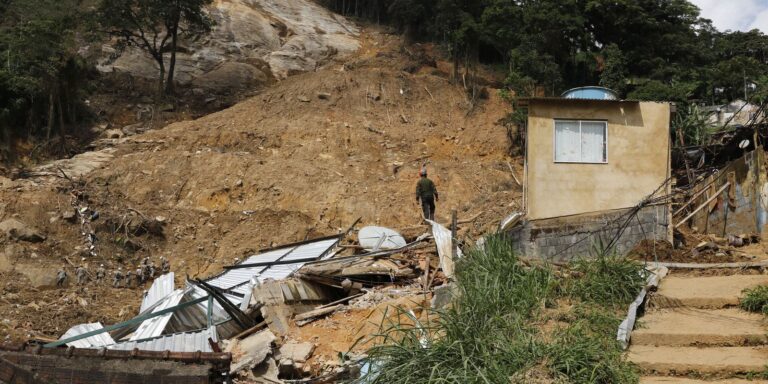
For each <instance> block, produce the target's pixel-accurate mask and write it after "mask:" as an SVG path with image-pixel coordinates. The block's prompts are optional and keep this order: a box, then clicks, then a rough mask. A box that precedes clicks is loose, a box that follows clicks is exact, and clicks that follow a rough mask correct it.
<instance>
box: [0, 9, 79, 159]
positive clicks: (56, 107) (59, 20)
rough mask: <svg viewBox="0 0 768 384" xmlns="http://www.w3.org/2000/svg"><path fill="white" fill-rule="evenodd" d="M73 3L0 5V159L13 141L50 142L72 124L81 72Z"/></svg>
mask: <svg viewBox="0 0 768 384" xmlns="http://www.w3.org/2000/svg"><path fill="white" fill-rule="evenodd" d="M79 3H80V2H79V1H77V0H23V1H22V0H0V57H2V60H0V62H2V65H0V160H2V159H3V152H7V151H8V150H9V145H10V142H11V139H12V138H13V137H14V136H21V135H27V136H38V137H44V138H50V137H51V135H53V134H64V133H66V132H67V129H68V127H70V126H71V124H73V123H74V122H75V121H77V120H78V112H79V106H80V102H79V101H80V100H81V98H82V92H83V91H84V87H85V83H86V82H85V81H84V79H85V78H86V74H87V67H86V65H85V63H84V61H83V60H82V59H81V58H80V57H79V56H78V55H77V48H78V47H77V44H76V36H75V35H76V34H75V27H76V25H77V24H78V23H79V22H80V21H81V19H80V16H79V14H78V12H77V11H78V7H79Z"/></svg>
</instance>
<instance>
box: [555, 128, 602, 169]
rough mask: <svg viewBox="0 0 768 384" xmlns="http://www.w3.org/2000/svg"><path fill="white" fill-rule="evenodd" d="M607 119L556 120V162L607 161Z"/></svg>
mask: <svg viewBox="0 0 768 384" xmlns="http://www.w3.org/2000/svg"><path fill="white" fill-rule="evenodd" d="M607 143H608V124H607V123H606V122H605V121H583V120H555V162H556V163H607V162H608V146H607Z"/></svg>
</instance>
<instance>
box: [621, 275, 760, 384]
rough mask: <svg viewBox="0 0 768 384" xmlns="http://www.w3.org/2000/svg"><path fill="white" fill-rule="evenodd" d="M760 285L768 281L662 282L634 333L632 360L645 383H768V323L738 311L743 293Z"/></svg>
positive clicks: (750, 278) (672, 278)
mask: <svg viewBox="0 0 768 384" xmlns="http://www.w3.org/2000/svg"><path fill="white" fill-rule="evenodd" d="M757 285H768V276H766V275H733V276H711V277H684V276H680V277H678V276H672V275H670V276H668V277H667V278H665V279H664V280H662V282H661V286H660V287H659V290H658V292H657V293H656V295H655V296H654V298H653V302H652V304H653V305H652V306H651V307H652V308H650V309H648V311H647V313H646V314H645V315H644V316H643V317H641V318H640V319H639V322H640V324H639V327H638V328H637V329H636V330H635V331H634V332H633V333H632V340H631V346H630V348H629V359H630V361H632V362H633V363H635V364H637V366H638V367H639V368H640V369H641V371H642V372H643V374H644V375H645V376H644V377H643V378H642V379H641V381H640V383H641V384H661V383H669V384H673V383H679V384H695V383H718V384H741V383H762V384H768V380H765V379H757V378H758V377H759V374H761V373H763V372H768V327H767V325H768V323H767V322H766V319H765V317H764V316H763V315H761V314H754V313H748V312H745V311H742V310H740V309H739V308H738V307H737V305H738V303H739V297H740V296H741V292H742V290H744V289H746V288H751V287H754V286H757ZM740 377H741V378H755V379H754V380H751V381H749V380H744V379H739V378H740Z"/></svg>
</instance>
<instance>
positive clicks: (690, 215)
mask: <svg viewBox="0 0 768 384" xmlns="http://www.w3.org/2000/svg"><path fill="white" fill-rule="evenodd" d="M730 185H731V183H725V184H724V185H723V186H722V187H720V189H718V190H717V192H715V193H714V194H713V195H712V196H710V198H709V199H707V201H705V202H704V203H703V204H701V205H700V206H699V207H698V208H696V209H694V210H693V212H691V213H690V214H689V215H688V216H686V217H685V218H684V219H683V220H680V222H679V223H677V224H675V228H677V227H679V226H681V225H683V224H684V223H685V222H686V221H688V220H689V219H690V218H691V217H693V216H694V215H695V214H697V213H699V211H701V210H702V209H704V207H706V206H707V204H709V203H710V202H711V201H712V200H714V199H715V198H717V196H719V195H720V193H722V192H723V191H724V190H725V189H726V188H728V187H729V186H730Z"/></svg>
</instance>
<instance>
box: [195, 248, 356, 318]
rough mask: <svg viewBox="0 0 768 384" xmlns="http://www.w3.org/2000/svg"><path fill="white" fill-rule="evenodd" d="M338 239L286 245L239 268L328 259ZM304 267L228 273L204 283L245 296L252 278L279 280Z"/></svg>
mask: <svg viewBox="0 0 768 384" xmlns="http://www.w3.org/2000/svg"><path fill="white" fill-rule="evenodd" d="M340 239H341V236H338V237H334V238H331V239H323V240H318V241H315V242H309V243H305V244H300V245H289V246H286V247H282V248H278V249H272V250H269V251H266V252H262V253H260V254H257V255H253V256H251V257H249V258H247V259H246V260H245V261H243V262H242V263H241V264H251V263H267V262H276V261H280V262H285V261H288V262H289V261H291V260H303V259H310V258H315V259H318V260H319V259H321V258H323V257H326V256H328V255H329V254H330V253H331V250H332V249H333V248H334V247H335V246H336V244H337V243H338V242H339V240H340ZM304 264H306V262H296V263H291V264H281V265H273V266H261V267H252V268H238V269H230V270H227V271H226V272H224V273H222V274H221V275H219V276H216V277H214V278H212V279H209V280H207V281H206V282H207V283H208V284H210V285H212V286H214V287H218V288H221V289H224V290H231V291H232V292H233V293H239V294H241V295H247V292H248V291H250V290H251V289H252V288H253V286H252V284H249V283H250V282H251V279H252V278H256V280H258V281H259V282H263V281H264V280H266V279H273V280H282V279H285V278H287V277H288V276H290V275H292V274H293V273H294V272H296V271H297V270H298V269H299V268H301V267H303V266H304ZM231 297H232V300H230V301H231V302H232V303H233V304H235V305H241V304H242V303H243V302H244V298H240V297H237V296H231ZM235 297H237V299H235ZM228 298H230V297H228Z"/></svg>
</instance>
